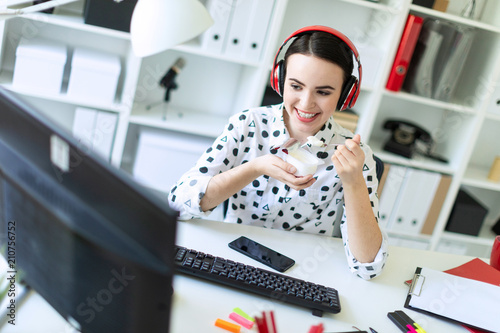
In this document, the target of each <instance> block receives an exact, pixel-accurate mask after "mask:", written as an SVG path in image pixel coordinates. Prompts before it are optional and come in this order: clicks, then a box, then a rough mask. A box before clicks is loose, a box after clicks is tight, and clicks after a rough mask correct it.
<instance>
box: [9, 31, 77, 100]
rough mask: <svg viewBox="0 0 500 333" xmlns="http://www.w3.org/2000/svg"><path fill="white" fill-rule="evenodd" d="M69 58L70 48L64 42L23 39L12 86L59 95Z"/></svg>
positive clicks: (20, 43) (18, 49) (18, 52)
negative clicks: (68, 50) (68, 51)
mask: <svg viewBox="0 0 500 333" xmlns="http://www.w3.org/2000/svg"><path fill="white" fill-rule="evenodd" d="M66 60H67V48H66V45H64V44H63V43H60V42H57V41H53V40H49V39H43V38H33V39H26V38H21V40H20V41H19V45H18V47H17V50H16V63H15V66H14V77H13V80H12V86H13V88H15V89H21V90H27V89H28V90H30V91H31V92H41V93H49V94H59V93H60V92H61V86H62V80H63V73H64V65H65V64H66Z"/></svg>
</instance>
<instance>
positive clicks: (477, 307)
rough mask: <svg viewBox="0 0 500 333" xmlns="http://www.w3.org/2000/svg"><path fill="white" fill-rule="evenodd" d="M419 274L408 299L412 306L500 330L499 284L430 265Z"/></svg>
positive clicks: (491, 329)
mask: <svg viewBox="0 0 500 333" xmlns="http://www.w3.org/2000/svg"><path fill="white" fill-rule="evenodd" d="M420 275H421V276H420V277H419V278H418V280H419V281H417V283H416V286H415V288H414V289H413V294H412V295H411V297H409V298H408V300H407V305H408V306H409V307H410V308H415V309H420V310H424V311H427V312H430V313H433V314H437V315H440V316H444V317H447V318H450V319H453V320H456V321H458V322H461V323H465V324H468V325H472V326H476V327H480V328H483V329H486V330H490V331H494V332H500V287H499V286H495V285H492V284H489V283H484V282H480V281H475V280H471V279H466V278H462V277H459V276H455V275H451V274H447V273H444V272H440V271H436V270H433V269H429V268H422V269H421V270H420ZM422 276H423V277H424V280H422ZM417 295H418V296H417Z"/></svg>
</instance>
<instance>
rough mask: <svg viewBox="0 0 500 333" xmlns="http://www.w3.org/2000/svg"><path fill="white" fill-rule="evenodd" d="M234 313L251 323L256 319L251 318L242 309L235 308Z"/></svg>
mask: <svg viewBox="0 0 500 333" xmlns="http://www.w3.org/2000/svg"><path fill="white" fill-rule="evenodd" d="M233 311H234V312H236V313H237V314H239V315H240V316H242V317H243V318H245V319H248V320H250V321H255V319H253V318H252V317H250V316H249V315H248V314H246V313H245V311H243V310H242V309H240V308H234V309H233Z"/></svg>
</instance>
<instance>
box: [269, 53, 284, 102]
mask: <svg viewBox="0 0 500 333" xmlns="http://www.w3.org/2000/svg"><path fill="white" fill-rule="evenodd" d="M284 72H285V71H284V70H283V60H280V61H279V62H278V63H277V64H276V66H275V67H274V72H273V77H272V80H271V87H272V88H273V89H274V90H275V91H276V92H277V93H278V94H279V95H280V96H283V88H284V84H285V83H284V81H285V78H284V76H285V73H284Z"/></svg>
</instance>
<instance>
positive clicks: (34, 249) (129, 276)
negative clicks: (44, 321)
mask: <svg viewBox="0 0 500 333" xmlns="http://www.w3.org/2000/svg"><path fill="white" fill-rule="evenodd" d="M177 216H178V215H177V212H175V211H174V210H172V209H170V208H169V207H168V206H167V203H166V201H163V200H161V199H160V197H159V196H157V195H156V194H153V193H150V192H149V191H148V190H146V189H144V188H142V187H140V186H139V185H138V184H136V183H135V182H134V181H133V179H132V178H131V177H130V176H128V175H127V174H125V172H123V171H120V170H119V169H117V168H114V167H112V166H110V165H109V164H108V163H107V162H105V161H104V160H102V159H100V158H99V157H97V156H95V155H93V154H92V153H91V152H90V151H89V150H88V149H86V148H85V147H83V146H81V145H80V144H79V143H78V141H77V140H75V139H73V137H72V136H71V134H69V132H66V131H65V130H63V129H61V128H59V127H58V126H56V125H55V124H54V123H53V122H52V121H50V120H48V119H47V118H46V117H44V116H43V115H42V114H40V112H38V111H37V110H36V108H34V107H33V106H31V105H30V104H27V103H26V102H24V101H23V100H22V99H21V98H19V97H18V96H16V95H14V94H13V93H12V92H9V91H6V90H5V89H3V88H0V227H1V230H0V234H1V245H0V248H2V249H3V250H2V252H3V255H4V256H6V252H7V251H6V250H7V237H8V236H7V235H9V239H10V240H12V239H14V240H15V244H12V243H11V244H9V251H8V253H9V254H8V256H9V259H12V255H13V258H14V260H15V269H16V271H17V276H18V277H21V276H22V278H23V280H24V281H25V282H26V283H27V285H29V286H30V287H32V288H33V289H34V290H35V291H36V292H38V293H39V294H40V295H41V296H43V297H44V298H45V299H46V300H47V301H48V303H49V304H50V305H51V306H52V307H54V308H55V309H56V310H57V311H58V312H59V313H60V314H61V315H62V316H63V317H64V318H66V319H67V320H68V321H70V322H71V323H73V324H75V325H76V326H79V329H80V330H81V331H82V332H96V333H101V332H168V330H169V318H170V317H169V315H170V309H171V296H172V275H173V271H174V267H175V266H174V263H173V258H174V247H175V233H176V221H177ZM14 224H15V229H10V230H9V231H11V233H10V234H8V232H7V228H8V227H9V226H12V225H14ZM12 232H13V233H12ZM12 235H14V237H12ZM11 245H13V246H11Z"/></svg>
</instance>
